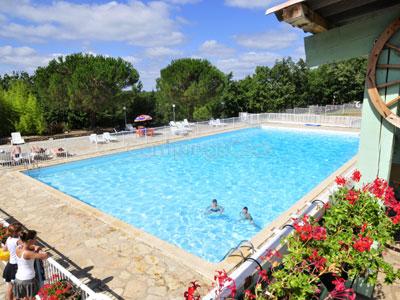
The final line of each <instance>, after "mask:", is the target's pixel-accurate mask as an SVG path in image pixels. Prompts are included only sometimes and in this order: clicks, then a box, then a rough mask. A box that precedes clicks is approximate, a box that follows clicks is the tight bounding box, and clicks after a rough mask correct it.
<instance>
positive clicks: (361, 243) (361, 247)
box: [353, 235, 374, 252]
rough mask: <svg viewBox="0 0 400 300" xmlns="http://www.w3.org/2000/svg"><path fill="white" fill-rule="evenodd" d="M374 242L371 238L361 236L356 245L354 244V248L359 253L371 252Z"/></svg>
mask: <svg viewBox="0 0 400 300" xmlns="http://www.w3.org/2000/svg"><path fill="white" fill-rule="evenodd" d="M373 242H374V241H373V240H372V239H371V238H369V237H363V236H361V235H359V239H358V240H356V241H355V243H354V244H353V248H354V249H356V250H357V251H358V252H365V251H369V250H370V249H371V246H372V244H373Z"/></svg>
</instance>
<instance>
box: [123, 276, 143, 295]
mask: <svg viewBox="0 0 400 300" xmlns="http://www.w3.org/2000/svg"><path fill="white" fill-rule="evenodd" d="M147 288H148V286H147V284H146V282H145V281H140V280H131V281H129V282H128V283H127V284H126V286H125V290H124V293H123V296H124V297H125V296H130V297H132V298H134V299H143V298H144V297H145V296H146V294H147Z"/></svg>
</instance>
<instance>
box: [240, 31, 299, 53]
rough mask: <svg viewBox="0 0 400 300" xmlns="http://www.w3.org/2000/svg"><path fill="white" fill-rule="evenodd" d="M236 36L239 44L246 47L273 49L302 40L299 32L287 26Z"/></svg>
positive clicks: (285, 46)
mask: <svg viewBox="0 0 400 300" xmlns="http://www.w3.org/2000/svg"><path fill="white" fill-rule="evenodd" d="M234 38H235V40H236V42H237V43H238V44H239V45H241V46H243V47H246V48H250V49H271V50H277V49H284V48H288V47H292V46H293V43H295V42H298V41H300V40H301V37H300V36H299V35H298V34H297V33H295V32H291V31H290V30H288V29H287V28H286V27H284V28H282V29H278V30H269V31H266V32H262V33H256V34H243V35H238V36H235V37H234Z"/></svg>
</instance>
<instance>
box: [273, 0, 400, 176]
mask: <svg viewBox="0 0 400 300" xmlns="http://www.w3.org/2000/svg"><path fill="white" fill-rule="evenodd" d="M270 13H274V14H275V15H276V17H277V18H278V20H279V21H283V22H287V23H289V24H291V25H292V26H294V27H298V28H301V29H303V30H304V31H305V32H309V33H310V35H309V36H307V37H305V40H304V42H305V50H306V60H307V63H308V64H309V65H310V66H311V67H313V66H318V65H321V64H324V63H329V62H334V61H339V60H344V59H349V58H353V57H360V56H366V57H367V56H368V57H369V59H368V70H367V74H366V76H367V77H366V87H365V93H364V105H363V112H362V124H361V137H360V149H359V156H358V168H359V169H360V170H361V172H362V174H363V176H364V181H371V180H373V179H375V178H376V176H379V177H381V178H384V179H386V180H391V181H392V182H395V183H399V182H400V133H399V128H400V117H399V116H398V106H399V100H400V96H399V92H400V1H399V0H352V1H348V0H290V1H286V2H284V3H282V4H280V5H277V6H275V7H273V8H271V9H268V10H267V14H270Z"/></svg>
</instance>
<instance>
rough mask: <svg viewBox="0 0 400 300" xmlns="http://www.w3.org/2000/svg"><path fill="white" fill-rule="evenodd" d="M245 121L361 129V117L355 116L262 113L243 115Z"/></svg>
mask: <svg viewBox="0 0 400 300" xmlns="http://www.w3.org/2000/svg"><path fill="white" fill-rule="evenodd" d="M241 119H242V120H243V121H245V120H246V121H247V122H249V123H250V124H261V123H265V122H272V123H292V124H304V125H309V126H334V127H346V128H357V129H358V128H360V127H361V117H354V116H329V115H302V114H282V113H261V114H246V115H241Z"/></svg>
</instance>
